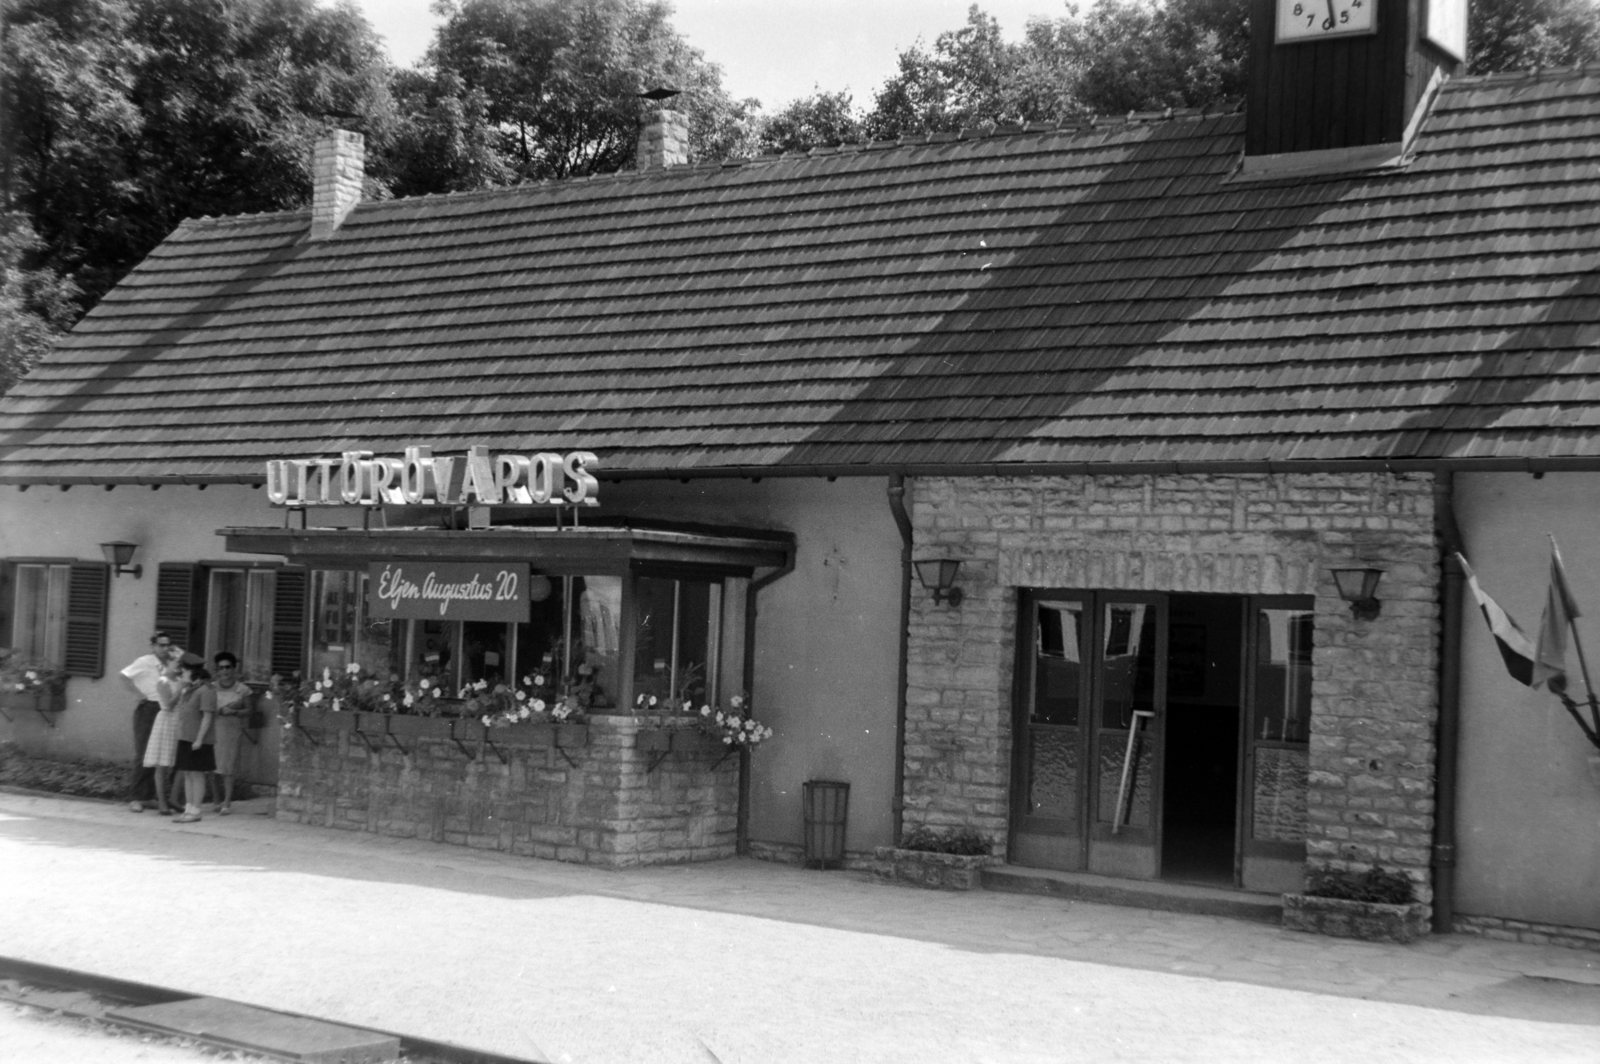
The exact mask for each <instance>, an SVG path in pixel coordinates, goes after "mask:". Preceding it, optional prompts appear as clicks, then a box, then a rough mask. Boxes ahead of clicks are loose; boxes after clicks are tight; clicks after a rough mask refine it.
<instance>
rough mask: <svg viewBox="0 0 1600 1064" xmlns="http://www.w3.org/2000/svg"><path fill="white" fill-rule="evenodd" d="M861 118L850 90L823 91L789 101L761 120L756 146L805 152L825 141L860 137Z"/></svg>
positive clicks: (773, 151) (764, 149)
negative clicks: (856, 110) (858, 115)
mask: <svg viewBox="0 0 1600 1064" xmlns="http://www.w3.org/2000/svg"><path fill="white" fill-rule="evenodd" d="M861 135H862V129H861V120H860V119H859V118H858V117H857V116H856V113H855V106H854V101H853V100H852V99H851V96H850V93H848V92H823V91H822V90H821V89H818V90H817V91H816V92H815V93H813V94H812V95H810V96H804V97H801V98H800V99H798V100H794V101H792V102H790V103H789V104H788V105H787V106H786V107H784V108H783V110H781V111H779V112H778V113H777V114H775V115H771V116H769V117H768V118H766V119H765V121H763V122H762V123H761V132H760V135H759V136H758V138H757V141H756V146H757V148H758V150H760V151H761V152H763V153H767V154H772V155H777V154H781V153H783V152H786V151H797V152H803V151H808V150H810V149H811V148H815V147H818V146H821V145H826V144H848V143H852V142H854V141H857V140H860V139H861Z"/></svg>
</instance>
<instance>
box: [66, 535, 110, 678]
mask: <svg viewBox="0 0 1600 1064" xmlns="http://www.w3.org/2000/svg"><path fill="white" fill-rule="evenodd" d="M110 590H111V567H110V566H109V565H107V564H106V563H105V562H73V563H72V572H71V575H70V576H69V577H68V581H67V652H66V659H65V661H64V662H63V663H62V664H63V667H64V668H65V669H66V672H67V675H69V676H90V677H94V678H96V679H98V678H99V677H101V676H104V675H105V671H106V667H105V666H106V604H107V602H108V601H109V600H110V598H111V595H110Z"/></svg>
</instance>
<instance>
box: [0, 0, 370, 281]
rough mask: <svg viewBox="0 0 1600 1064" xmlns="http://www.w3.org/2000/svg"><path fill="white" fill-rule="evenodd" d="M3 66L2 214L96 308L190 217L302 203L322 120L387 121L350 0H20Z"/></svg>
mask: <svg viewBox="0 0 1600 1064" xmlns="http://www.w3.org/2000/svg"><path fill="white" fill-rule="evenodd" d="M3 60H4V67H5V69H4V72H3V74H0V111H3V112H4V114H5V115H6V125H5V129H4V133H3V144H0V147H3V149H4V152H5V155H6V157H7V166H6V169H5V172H4V181H5V198H6V203H7V206H8V207H10V208H12V209H16V210H20V211H22V212H23V213H24V214H25V215H26V216H27V218H28V220H29V222H30V224H31V226H32V228H33V230H34V231H35V232H36V233H37V235H38V237H39V239H40V240H41V241H42V242H43V245H42V248H39V249H37V250H36V251H35V252H33V253H32V254H31V256H30V257H31V259H32V265H35V266H44V267H47V268H49V269H51V270H53V271H55V272H56V273H57V274H60V275H63V276H66V277H70V278H71V279H72V280H73V281H74V282H75V283H76V284H77V286H78V287H79V289H80V290H81V291H82V293H83V299H84V300H85V301H86V302H87V303H89V304H92V303H93V302H94V301H95V300H97V299H98V298H99V297H100V295H101V294H103V293H104V292H105V291H106V290H107V289H109V288H110V287H111V286H112V285H113V284H115V283H116V282H117V281H118V280H120V279H121V277H122V275H123V274H124V273H126V272H127V271H128V270H129V269H131V268H132V267H133V266H134V265H135V264H136V263H138V262H139V260H140V259H142V258H143V257H144V256H145V255H146V254H148V253H149V251H150V250H151V249H152V248H153V247H155V245H156V244H157V243H159V242H160V241H161V240H162V239H163V238H165V237H166V235H167V234H168V233H169V232H171V231H172V229H173V228H174V227H176V226H177V225H178V223H179V222H181V221H183V220H184V219H185V218H188V217H197V216H201V215H222V214H240V213H247V212H256V211H269V210H282V209H287V208H292V207H298V206H300V205H302V204H304V203H305V202H306V201H307V200H308V199H309V197H310V192H311V175H310V156H311V146H312V143H313V142H314V141H315V139H316V138H317V136H319V135H320V133H321V132H322V130H323V129H324V128H325V127H326V126H327V125H328V124H329V120H328V118H327V117H326V116H328V115H330V114H337V115H341V116H347V117H343V118H341V119H340V121H350V120H351V118H352V117H353V119H354V123H355V124H356V125H357V126H358V127H361V128H363V129H364V130H365V131H366V132H367V133H368V136H369V138H371V139H373V140H374V141H376V142H378V143H380V144H381V142H382V141H383V140H384V138H385V137H386V136H387V135H388V132H389V127H390V126H391V125H392V121H393V119H392V110H393V108H392V104H391V103H390V101H389V95H388V84H387V82H388V74H389V69H388V64H387V61H386V59H385V58H384V54H383V51H382V47H381V44H380V42H379V40H378V38H377V36H376V35H375V34H374V33H373V31H372V29H371V27H370V26H368V25H367V23H366V21H365V20H364V19H362V17H361V15H360V13H359V12H358V11H357V9H356V8H355V7H354V5H353V3H351V2H350V0H340V2H339V3H337V4H336V5H335V6H333V7H328V8H323V7H318V6H317V5H316V3H315V2H314V0H234V2H230V3H186V2H181V0H15V2H13V3H12V4H11V5H10V6H9V7H8V8H7V11H6V21H5V41H4V53H3ZM371 191H372V192H373V194H375V195H381V194H384V192H383V183H382V182H381V180H375V181H374V182H373V184H372V190H371Z"/></svg>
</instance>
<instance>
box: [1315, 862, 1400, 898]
mask: <svg viewBox="0 0 1600 1064" xmlns="http://www.w3.org/2000/svg"><path fill="white" fill-rule="evenodd" d="M1306 893H1307V894H1309V895H1311V896H1312V897H1314V898H1340V899H1343V900H1345V901H1370V902H1378V903H1380V904H1384V905H1410V904H1411V903H1412V902H1414V901H1416V900H1417V890H1416V887H1415V885H1414V884H1412V882H1411V880H1409V879H1407V878H1406V877H1405V875H1403V874H1402V873H1400V872H1391V871H1388V870H1387V869H1383V868H1369V869H1367V870H1366V871H1365V872H1349V871H1345V870H1343V869H1336V868H1324V869H1319V870H1318V871H1315V872H1312V873H1311V882H1310V885H1309V886H1308V887H1307V889H1306Z"/></svg>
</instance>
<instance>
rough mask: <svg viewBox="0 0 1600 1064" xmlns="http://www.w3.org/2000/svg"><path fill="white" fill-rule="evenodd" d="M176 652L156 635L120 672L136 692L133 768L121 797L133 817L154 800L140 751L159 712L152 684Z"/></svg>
mask: <svg viewBox="0 0 1600 1064" xmlns="http://www.w3.org/2000/svg"><path fill="white" fill-rule="evenodd" d="M176 649H177V648H176V647H174V646H173V645H172V640H171V639H170V638H168V636H167V633H165V632H157V633H156V634H155V635H152V636H151V637H150V653H148V654H141V655H139V657H137V658H135V659H134V662H133V664H131V665H129V666H128V667H127V668H125V669H123V670H122V675H123V676H125V677H126V678H127V680H128V682H129V683H130V684H132V685H133V687H134V689H135V690H136V691H138V692H139V704H138V705H137V706H135V707H134V709H133V768H132V770H131V771H130V772H129V773H128V788H127V791H126V793H124V794H123V798H124V799H126V800H127V803H128V808H129V809H131V810H133V811H134V812H135V813H142V812H144V803H145V802H147V801H154V800H155V796H156V782H155V769H153V768H145V766H144V748H145V747H146V746H147V745H148V744H149V742H150V729H151V727H152V726H153V725H154V724H155V722H156V714H157V713H159V712H161V703H159V702H157V701H156V680H157V679H159V678H160V676H161V670H162V668H163V666H165V665H166V663H167V661H168V660H169V659H170V658H171V657H172V653H173V651H174V650H176Z"/></svg>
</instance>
